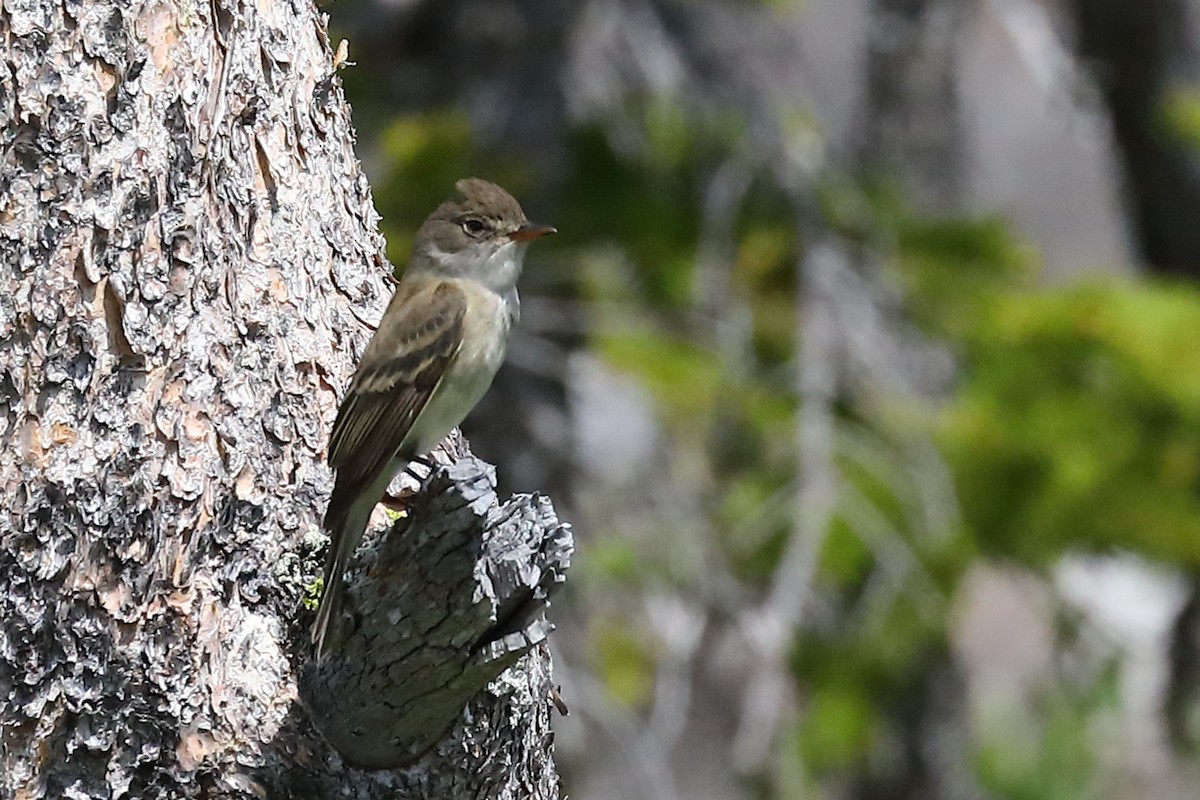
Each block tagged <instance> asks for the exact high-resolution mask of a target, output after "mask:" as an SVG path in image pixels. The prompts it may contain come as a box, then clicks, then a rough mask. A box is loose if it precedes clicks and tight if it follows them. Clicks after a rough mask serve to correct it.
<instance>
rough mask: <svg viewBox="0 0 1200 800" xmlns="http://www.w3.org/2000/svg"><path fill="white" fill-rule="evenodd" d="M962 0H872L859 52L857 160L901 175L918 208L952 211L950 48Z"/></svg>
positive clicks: (965, 4)
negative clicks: (862, 124) (860, 139)
mask: <svg viewBox="0 0 1200 800" xmlns="http://www.w3.org/2000/svg"><path fill="white" fill-rule="evenodd" d="M973 6H974V4H973V3H972V2H969V1H968V0H873V2H872V4H871V34H870V41H869V44H868V52H867V110H866V114H867V138H866V142H865V151H864V153H863V157H862V160H863V161H864V162H865V163H866V164H867V165H868V166H870V165H874V166H881V167H883V168H884V170H885V171H886V173H887V174H889V175H895V176H897V177H899V179H900V180H901V186H902V188H903V189H904V190H905V198H906V200H908V201H909V202H911V203H913V204H914V205H915V206H916V207H917V209H918V210H920V211H929V212H934V213H937V212H949V211H956V210H957V209H958V207H959V204H960V203H961V201H962V192H963V180H964V178H965V167H966V163H965V161H966V141H965V137H964V135H963V129H962V124H961V120H960V118H959V114H960V102H959V86H958V48H959V47H960V46H961V45H962V40H963V37H962V33H963V30H964V28H965V27H966V23H967V22H968V21H969V20H970V15H971V14H972V13H974V12H973Z"/></svg>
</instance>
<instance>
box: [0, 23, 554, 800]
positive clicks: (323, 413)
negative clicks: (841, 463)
mask: <svg viewBox="0 0 1200 800" xmlns="http://www.w3.org/2000/svg"><path fill="white" fill-rule="evenodd" d="M0 37H2V38H3V40H4V43H5V55H4V59H3V61H4V63H3V66H4V69H3V71H2V72H0V339H2V341H3V346H0V439H2V441H0V487H2V490H3V493H4V495H3V496H4V499H3V501H2V507H0V508H2V510H0V587H2V589H3V591H0V618H2V619H3V620H4V624H3V625H2V626H0V726H2V735H3V747H2V748H0V796H19V797H28V798H39V797H50V798H58V797H106V798H107V797H138V798H141V797H163V798H168V797H199V796H204V797H210V798H214V797H244V796H258V797H262V796H271V797H292V796H295V797H308V796H313V797H316V796H322V797H324V796H331V795H333V794H335V793H337V794H339V796H352V797H383V796H388V797H395V796H397V789H398V788H399V789H405V790H406V791H404V792H401V793H400V796H414V797H425V796H448V795H454V796H479V797H516V796H523V797H551V796H554V794H555V789H554V781H553V780H552V776H553V765H552V763H551V762H550V749H549V743H548V741H546V740H539V741H538V742H536V743H535V742H531V741H528V740H522V741H521V742H519V743H517V744H516V745H513V744H512V743H511V742H509V741H508V740H504V741H503V742H501V741H497V739H496V738H495V737H503V736H508V735H509V734H510V733H511V731H512V730H513V729H515V728H517V727H520V726H521V725H522V724H525V723H527V724H528V725H530V726H531V729H532V730H535V731H538V732H540V734H542V735H544V734H545V731H546V725H547V722H546V718H547V715H548V713H549V712H548V710H547V708H546V703H545V699H546V698H545V690H546V688H547V685H548V684H547V681H548V670H549V660H548V656H547V655H546V653H545V648H537V649H535V650H533V651H532V652H531V653H530V654H529V655H527V656H525V657H524V659H523V660H522V661H521V662H520V663H519V664H518V669H517V670H515V671H511V672H509V673H507V674H506V675H505V676H504V677H503V678H502V679H500V680H498V681H496V682H495V683H494V684H493V685H492V690H491V692H490V693H484V694H483V695H482V696H481V699H479V700H477V701H476V702H475V703H474V704H473V705H472V706H471V710H470V712H469V714H468V715H467V716H464V717H462V719H461V721H460V724H459V725H458V727H456V728H455V730H454V731H453V732H452V733H451V738H450V739H447V740H445V741H444V742H443V743H442V744H441V745H440V746H439V748H438V752H439V753H442V752H449V751H455V752H458V753H459V759H458V761H457V762H456V766H455V770H456V771H448V772H445V773H440V772H438V769H439V768H440V767H439V763H440V762H438V761H437V759H436V757H431V759H432V760H430V761H427V762H422V763H421V764H419V765H417V766H416V767H414V768H412V769H410V770H408V771H406V772H403V773H395V772H390V773H366V772H362V771H359V770H355V769H351V768H348V767H346V766H345V763H344V761H343V760H342V759H341V758H340V757H339V756H338V755H337V754H336V753H335V752H334V751H333V749H332V748H331V747H330V746H329V745H328V744H327V743H326V742H325V741H324V740H323V739H322V738H321V737H320V736H319V735H318V734H317V733H316V731H315V729H314V728H313V725H312V723H311V721H310V720H309V717H308V714H307V712H306V711H305V709H304V707H303V706H302V705H301V704H300V703H299V702H298V701H297V697H298V690H297V678H296V676H297V674H298V672H299V670H301V669H302V668H303V667H304V665H305V663H306V660H307V657H308V648H307V634H306V627H307V624H308V623H309V621H310V615H309V614H308V613H307V612H304V611H302V610H301V604H300V598H301V595H302V593H303V589H304V587H305V585H306V584H307V583H309V582H311V581H312V580H313V578H314V576H315V575H316V574H317V573H318V571H319V561H320V553H319V550H320V547H321V545H322V543H323V540H324V537H323V535H322V534H321V531H320V527H319V519H320V515H321V511H322V510H323V508H324V505H325V501H326V498H327V495H328V489H329V486H330V483H331V482H330V474H329V471H328V469H327V467H326V466H325V464H324V461H323V451H324V447H325V441H326V438H327V436H328V429H329V425H330V424H331V423H332V417H333V413H334V410H335V407H336V402H337V398H338V396H339V394H340V391H341V388H342V387H344V385H345V383H346V381H347V380H348V377H349V374H350V372H351V370H352V369H353V365H354V363H355V362H356V360H357V357H358V355H359V354H360V353H361V350H362V348H363V347H364V345H365V343H366V339H367V336H368V334H369V325H368V324H367V323H368V322H369V321H370V320H373V319H376V318H377V317H378V315H379V313H380V312H381V311H382V306H383V303H384V302H385V301H386V299H387V296H388V295H389V289H388V286H387V278H386V276H387V275H388V274H389V273H390V267H389V265H388V264H387V263H386V261H385V259H384V258H383V255H382V252H383V250H382V242H381V240H380V238H379V236H378V234H377V233H376V214H375V211H374V207H373V204H372V201H371V196H370V192H369V189H368V187H367V183H366V180H365V178H364V176H363V175H362V172H361V170H360V168H359V165H358V162H357V161H356V159H355V157H354V153H353V147H352V145H353V134H352V129H351V126H350V121H349V109H348V107H347V106H346V104H345V101H344V99H343V97H342V95H341V91H340V88H339V84H338V80H337V78H336V76H335V75H334V74H333V68H332V66H331V55H330V51H329V47H328V43H327V41H326V34H325V23H324V20H323V19H322V18H321V17H320V16H319V15H318V14H317V12H316V11H315V9H314V8H313V6H312V5H311V3H309V2H295V3H276V2H269V3H268V2H264V3H262V4H261V5H258V6H255V5H253V4H249V3H246V2H239V1H238V0H214V2H212V3H182V4H179V5H174V4H171V3H132V4H131V3H125V2H116V0H111V1H106V0H66V1H65V2H39V1H38V0H25V1H23V2H8V3H5V4H4V6H3V8H2V9H0ZM497 715H502V716H503V718H504V719H505V720H507V721H508V724H507V725H505V726H498V727H491V728H489V727H487V726H489V725H493V724H494V720H495V719H497V718H498V717H497ZM513 747H516V748H517V749H518V752H517V755H516V756H513V758H514V759H515V758H518V757H519V758H520V759H524V762H523V763H530V764H533V763H536V764H538V768H539V769H540V772H539V773H538V774H539V775H540V776H541V778H540V780H539V782H538V783H537V784H536V785H531V786H526V787H518V786H515V785H513V784H511V783H510V782H505V781H501V780H497V779H495V778H494V776H495V775H496V774H498V773H499V772H501V771H503V770H506V769H509V768H510V767H511V766H512V765H511V764H509V763H505V762H503V760H502V759H490V758H489V757H490V756H491V755H492V754H493V753H510V752H511V748H513ZM529 747H536V748H537V749H536V750H530V749H521V748H529ZM514 774H516V775H522V774H524V773H521V772H520V771H516V772H515V773H514ZM431 787H433V788H438V789H440V790H441V792H442V793H441V794H440V795H434V794H429V792H430V791H431V790H432V788H431Z"/></svg>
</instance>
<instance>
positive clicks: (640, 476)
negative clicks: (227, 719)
mask: <svg viewBox="0 0 1200 800" xmlns="http://www.w3.org/2000/svg"><path fill="white" fill-rule="evenodd" d="M327 10H328V12H329V13H330V15H331V17H332V35H333V39H334V41H335V42H336V41H337V40H338V39H340V38H342V37H345V38H346V39H348V40H349V45H350V49H349V54H350V58H351V59H352V60H354V61H355V62H357V65H356V66H350V67H347V68H345V69H343V70H342V72H341V73H340V74H341V77H342V80H343V82H344V85H345V89H346V92H347V94H348V96H349V98H350V101H351V103H352V105H353V108H354V114H355V121H356V124H357V126H358V131H359V135H360V137H361V141H360V147H359V153H360V155H361V157H362V158H363V160H364V162H365V163H366V166H367V171H368V174H369V175H370V176H371V180H372V184H373V186H374V189H375V199H376V202H377V205H378V208H379V211H380V213H381V214H382V216H383V223H382V224H383V229H384V231H385V233H386V235H387V240H388V247H389V253H390V256H391V258H392V260H393V262H394V263H396V264H397V265H399V266H402V265H403V264H404V263H405V261H406V259H407V254H408V250H409V248H410V246H411V243H412V236H413V234H414V232H415V230H416V227H417V225H418V224H419V223H420V221H421V219H422V218H423V217H424V216H425V215H426V214H427V213H428V212H429V211H430V210H431V209H432V208H433V207H434V206H435V205H436V204H437V203H438V202H440V201H441V200H443V199H444V198H445V197H447V196H448V194H449V193H450V191H451V187H452V186H453V183H454V181H455V179H457V178H459V177H462V176H466V175H478V176H481V177H485V178H489V179H491V180H494V181H497V182H498V183H501V184H502V185H504V186H505V187H507V188H509V189H510V190H511V191H512V192H513V193H514V194H515V195H516V196H517V197H519V198H520V199H521V200H522V202H523V204H524V205H525V208H526V210H527V211H528V212H529V215H530V216H531V217H532V218H534V219H537V220H539V221H543V222H547V223H552V224H554V225H557V226H558V227H559V229H560V231H561V233H560V234H559V235H558V236H556V237H554V238H553V241H547V242H545V243H539V244H538V245H537V246H536V247H534V248H532V249H531V251H530V257H529V259H528V263H527V268H526V274H525V277H524V280H523V284H522V290H521V291H522V298H523V317H522V320H521V324H520V327H519V329H518V330H517V332H516V334H515V335H514V338H513V341H512V345H511V348H510V358H509V363H508V365H507V366H506V367H505V369H504V371H503V372H502V373H501V375H500V377H499V378H498V380H497V383H496V386H495V387H494V389H493V390H492V392H491V393H490V394H489V396H488V398H487V399H486V400H485V401H484V404H483V405H482V406H481V408H480V409H478V410H477V411H476V413H475V414H474V415H473V416H472V417H471V419H470V420H469V423H468V425H467V426H466V432H467V434H468V436H469V437H470V439H471V442H472V443H473V445H474V448H475V450H476V451H477V452H478V453H480V455H482V456H483V457H485V458H487V459H489V460H491V461H493V462H496V463H498V464H499V465H500V477H501V480H502V482H503V483H504V484H505V488H507V489H508V490H512V491H533V490H540V491H546V492H549V493H550V494H551V495H552V496H553V498H554V500H555V502H556V504H557V506H558V508H559V509H560V512H561V513H562V514H563V516H565V517H566V518H568V519H569V520H571V521H572V522H573V523H574V525H575V529H576V535H577V542H578V551H577V554H576V557H575V564H574V567H573V571H572V575H571V580H570V581H569V583H568V584H567V587H566V589H565V590H564V592H563V594H562V595H560V596H559V599H558V600H556V602H555V606H554V609H553V616H554V618H555V620H556V622H557V624H558V632H557V634H556V636H555V639H554V643H555V647H556V652H555V658H556V669H557V673H558V678H559V679H560V680H561V682H562V685H563V687H562V694H563V697H564V699H565V701H566V703H567V704H568V705H569V707H570V710H571V714H570V716H569V717H566V718H560V719H558V720H557V722H556V725H557V731H558V738H557V745H558V764H559V767H560V770H561V772H562V773H563V777H564V783H565V791H566V793H567V794H568V795H569V796H570V797H571V798H573V799H574V800H611V799H613V798H622V799H625V800H637V799H638V798H647V799H650V798H653V799H654V800H672V799H673V798H689V800H709V799H711V800H735V799H741V798H763V799H764V800H765V799H767V798H821V799H822V800H826V799H828V800H890V799H892V798H895V800H901V799H905V800H907V799H909V798H911V799H913V800H915V799H916V798H921V799H922V800H929V799H932V800H941V799H943V798H945V799H947V800H950V799H957V798H1001V799H1004V800H1042V799H1043V798H1046V799H1049V800H1074V799H1076V798H1078V799H1080V800H1082V799H1084V798H1105V800H1108V799H1109V798H1117V799H1118V800H1123V799H1125V798H1129V799H1130V800H1132V799H1133V798H1138V799H1139V800H1142V799H1146V798H1149V799H1150V800H1157V799H1158V798H1196V797H1200V756H1198V753H1197V746H1198V745H1200V291H1198V287H1197V283H1196V280H1197V278H1200V0H723V1H714V2H702V1H701V0H574V2H568V0H521V1H520V2H518V1H517V0H438V2H434V0H343V1H342V2H338V3H336V4H333V5H331V6H329V7H328V8H327Z"/></svg>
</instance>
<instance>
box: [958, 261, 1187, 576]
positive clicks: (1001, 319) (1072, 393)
mask: <svg viewBox="0 0 1200 800" xmlns="http://www.w3.org/2000/svg"><path fill="white" fill-rule="evenodd" d="M966 350H967V352H968V354H969V355H968V362H967V368H966V370H965V378H964V382H963V384H962V387H961V389H960V391H959V393H958V395H957V397H956V398H955V402H954V403H953V404H952V405H951V406H950V407H949V408H948V409H947V412H946V415H945V424H944V426H943V430H942V441H943V443H944V446H945V450H946V453H947V455H948V457H949V458H950V460H951V463H952V464H953V466H954V469H955V472H956V475H957V477H958V486H959V491H960V496H961V500H962V505H963V511H964V515H965V517H966V519H967V521H968V523H969V524H970V527H971V529H972V531H973V532H974V533H975V534H976V535H977V536H978V537H979V541H980V544H981V546H982V547H983V548H984V549H985V551H987V552H989V553H992V554H996V555H1005V556H1012V557H1016V558H1019V559H1022V560H1025V561H1029V562H1031V563H1048V562H1050V561H1052V560H1053V559H1055V558H1057V557H1058V556H1059V555H1060V554H1062V553H1063V552H1064V551H1068V550H1078V549H1084V550H1111V549H1117V548H1120V549H1127V550H1134V551H1137V552H1139V553H1142V554H1143V555H1146V556H1149V557H1151V558H1156V559H1161V560H1166V561H1170V562H1175V563H1184V564H1189V565H1197V564H1200V538H1198V537H1196V535H1195V533H1196V531H1197V530H1198V529H1200V493H1198V492H1197V490H1198V489H1200V295H1198V294H1197V293H1196V292H1195V291H1194V290H1193V289H1191V288H1190V287H1181V286H1162V285H1153V284H1147V283H1132V282H1124V281H1120V282H1111V283H1107V284H1103V285H1091V286H1083V287H1077V288H1072V289H1064V290H1056V291H1044V292H1039V293H1032V292H1018V293H1012V294H1006V295H1004V296H1000V297H997V298H995V299H994V301H993V303H992V305H991V307H990V308H989V309H988V313H986V314H984V315H981V316H979V317H978V319H977V321H976V324H975V327H974V329H973V330H972V331H971V333H970V337H969V341H968V342H967V348H966Z"/></svg>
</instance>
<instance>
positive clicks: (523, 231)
mask: <svg viewBox="0 0 1200 800" xmlns="http://www.w3.org/2000/svg"><path fill="white" fill-rule="evenodd" d="M551 233H558V228H555V227H553V226H552V225H535V224H533V223H532V222H526V223H525V224H524V225H522V226H521V227H519V228H517V229H516V230H515V231H513V232H512V233H511V234H509V238H510V239H512V240H513V241H514V242H529V241H532V240H534V239H540V238H542V237H543V236H546V235H547V234H551Z"/></svg>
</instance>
